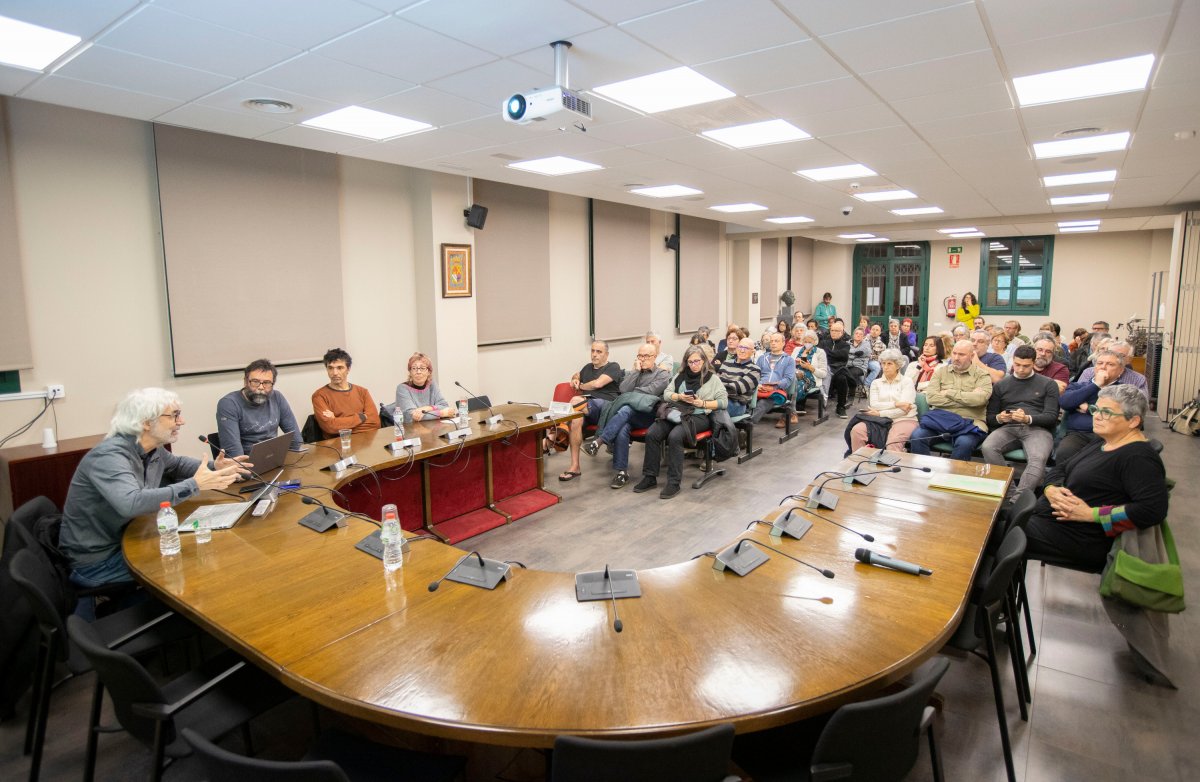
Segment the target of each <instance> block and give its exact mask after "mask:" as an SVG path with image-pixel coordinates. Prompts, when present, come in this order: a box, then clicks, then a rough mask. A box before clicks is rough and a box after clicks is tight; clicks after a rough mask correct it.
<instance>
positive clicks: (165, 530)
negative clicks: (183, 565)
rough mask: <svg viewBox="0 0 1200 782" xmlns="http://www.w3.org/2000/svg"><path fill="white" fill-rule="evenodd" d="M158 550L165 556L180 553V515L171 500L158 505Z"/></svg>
mask: <svg viewBox="0 0 1200 782" xmlns="http://www.w3.org/2000/svg"><path fill="white" fill-rule="evenodd" d="M158 550H159V551H160V552H162V555H163V556H164V557H169V556H172V555H174V554H178V553H179V517H178V516H176V515H175V509H174V508H172V507H171V503H169V502H164V503H161V504H160V505H159V506H158Z"/></svg>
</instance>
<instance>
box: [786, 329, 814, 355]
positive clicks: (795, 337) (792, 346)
mask: <svg viewBox="0 0 1200 782" xmlns="http://www.w3.org/2000/svg"><path fill="white" fill-rule="evenodd" d="M806 331H808V329H806V328H804V326H793V327H792V331H791V333H790V334H788V338H787V342H784V343H783V352H784V353H787V354H788V355H789V356H790V355H792V354H794V353H795V352H796V348H798V347H800V339H801V338H802V337H803V336H804V332H806Z"/></svg>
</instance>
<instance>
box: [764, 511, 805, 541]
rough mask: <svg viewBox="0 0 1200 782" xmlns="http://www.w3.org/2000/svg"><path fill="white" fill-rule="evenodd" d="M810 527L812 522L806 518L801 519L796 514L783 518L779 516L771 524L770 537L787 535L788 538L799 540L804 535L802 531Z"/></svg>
mask: <svg viewBox="0 0 1200 782" xmlns="http://www.w3.org/2000/svg"><path fill="white" fill-rule="evenodd" d="M810 529H812V522H811V521H809V520H808V519H802V518H799V517H797V516H789V517H788V518H786V519H785V518H784V517H783V516H780V517H779V518H778V519H776V520H775V522H774V523H773V524H772V525H771V537H773V538H782V537H783V536H784V535H787V536H788V537H789V538H795V539H796V540H800V538H802V537H804V533H806V532H808V531H809V530H810Z"/></svg>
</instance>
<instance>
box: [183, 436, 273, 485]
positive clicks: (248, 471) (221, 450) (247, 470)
mask: <svg viewBox="0 0 1200 782" xmlns="http://www.w3.org/2000/svg"><path fill="white" fill-rule="evenodd" d="M197 439H198V440H200V442H202V443H204V444H205V445H207V446H208V447H209V448H212V447H213V444H212V443H211V442H209V440H208V435H204V434H202V435H200V436H199V437H198V438H197ZM223 453H225V449H224V448H217V456H216V457H214V458H213V466H214V467H215V466H216V465H217V458H218V457H220V456H221V454H223ZM238 469H240V470H241V471H242V472H243V473H245V474H246V475H249V476H251V477H253V478H254V480H256V481H263V482H264V483H270V481H268V480H267V479H266V478H264V477H262V476H261V475H259V474H258V473H256V472H255V471H254V470H252V469H250V468H249V467H244V466H239V468H238Z"/></svg>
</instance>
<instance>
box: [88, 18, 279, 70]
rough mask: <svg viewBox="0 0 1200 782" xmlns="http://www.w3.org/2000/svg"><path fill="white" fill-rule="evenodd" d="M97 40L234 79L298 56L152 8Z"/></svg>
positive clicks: (260, 41) (259, 41) (250, 38)
mask: <svg viewBox="0 0 1200 782" xmlns="http://www.w3.org/2000/svg"><path fill="white" fill-rule="evenodd" d="M98 41H99V43H101V44H103V45H105V46H110V47H112V48H114V49H120V50H122V51H127V52H131V53H133V54H141V55H144V56H146V57H152V58H154V59H156V60H164V61H166V62H174V63H177V64H179V65H185V66H187V67H189V68H198V69H200V70H202V71H210V72H212V73H221V74H225V75H227V76H234V77H244V76H246V75H248V74H251V73H254V72H256V71H259V70H261V69H263V68H267V67H269V66H271V65H274V64H275V63H277V62H281V61H283V60H285V59H287V58H288V57H291V56H293V55H295V54H298V53H299V50H298V49H296V48H294V47H291V46H284V45H283V44H279V43H275V42H274V41H268V40H266V39H264V38H255V37H253V36H249V35H246V34H244V33H239V32H235V31H233V30H229V29H227V28H225V27H219V26H217V25H214V24H210V23H208V22H202V21H198V20H195V19H191V18H189V17H186V16H181V15H179V14H176V13H172V12H171V11H166V10H163V9H161V8H155V7H154V6H145V7H143V8H141V9H140V10H139V11H138V12H137V13H135V14H133V15H132V16H130V17H129V18H128V19H127V20H125V21H124V22H122V23H121V24H120V25H119V26H118V27H117V28H116V29H114V30H111V31H109V32H107V33H105V34H104V35H102V36H100V38H99V39H98Z"/></svg>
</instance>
